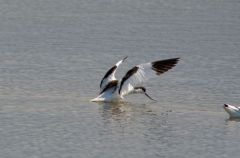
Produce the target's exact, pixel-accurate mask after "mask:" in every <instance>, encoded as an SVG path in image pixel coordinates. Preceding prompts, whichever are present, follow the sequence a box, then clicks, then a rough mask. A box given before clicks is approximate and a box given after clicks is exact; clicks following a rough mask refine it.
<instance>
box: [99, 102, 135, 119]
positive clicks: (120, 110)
mask: <svg viewBox="0 0 240 158" xmlns="http://www.w3.org/2000/svg"><path fill="white" fill-rule="evenodd" d="M98 104H99V105H101V114H102V117H103V118H104V120H108V119H115V120H119V119H121V118H122V119H126V118H129V117H130V115H131V114H130V113H131V110H132V109H131V105H130V103H127V102H109V103H103V102H102V103H98Z"/></svg>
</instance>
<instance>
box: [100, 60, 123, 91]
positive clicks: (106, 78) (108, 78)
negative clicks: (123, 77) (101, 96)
mask: <svg viewBox="0 0 240 158" xmlns="http://www.w3.org/2000/svg"><path fill="white" fill-rule="evenodd" d="M126 59H127V56H126V57H125V58H123V59H122V60H120V61H118V62H117V63H116V64H115V65H114V66H113V67H111V68H110V69H109V70H108V71H107V73H106V74H105V75H104V77H103V78H102V80H101V82H100V92H101V91H102V90H103V89H104V88H105V87H106V86H107V85H108V84H109V83H110V82H111V81H113V80H116V77H115V72H116V70H117V68H118V67H119V65H121V64H122V63H123V62H124V61H125V60H126Z"/></svg>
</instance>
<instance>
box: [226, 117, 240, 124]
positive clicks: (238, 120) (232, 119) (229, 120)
mask: <svg viewBox="0 0 240 158" xmlns="http://www.w3.org/2000/svg"><path fill="white" fill-rule="evenodd" d="M231 122H240V118H231V117H230V118H228V119H226V123H231Z"/></svg>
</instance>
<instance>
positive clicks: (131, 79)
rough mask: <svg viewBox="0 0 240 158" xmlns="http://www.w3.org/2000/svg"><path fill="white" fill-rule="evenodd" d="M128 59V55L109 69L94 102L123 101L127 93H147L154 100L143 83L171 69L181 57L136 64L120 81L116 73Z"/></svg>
mask: <svg viewBox="0 0 240 158" xmlns="http://www.w3.org/2000/svg"><path fill="white" fill-rule="evenodd" d="M126 59H127V57H125V58H124V59H122V60H120V61H118V62H117V63H116V64H115V65H114V66H113V67H111V68H110V69H109V70H108V71H107V73H106V74H105V76H104V77H103V79H102V80H101V83H100V93H99V96H97V97H96V98H94V99H92V100H91V101H92V102H114V101H121V100H123V97H124V96H125V95H128V94H134V93H142V94H145V95H146V96H147V97H148V98H149V99H151V100H154V99H152V98H151V97H150V96H149V95H148V94H147V92H146V88H145V87H143V86H142V83H143V82H146V81H147V80H149V79H151V78H154V77H156V76H159V75H161V74H163V73H164V72H166V71H168V70H170V69H171V68H173V67H174V66H175V65H176V64H177V62H178V60H179V58H172V59H165V60H158V61H153V62H149V63H143V64H139V65H136V66H134V67H133V68H132V69H130V70H129V71H128V72H127V73H126V74H125V76H124V77H123V78H122V80H121V82H119V81H118V80H117V79H116V77H115V73H116V70H117V68H118V67H119V66H120V65H121V64H122V63H123V62H124V61H125V60H126Z"/></svg>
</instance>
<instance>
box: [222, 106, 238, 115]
mask: <svg viewBox="0 0 240 158" xmlns="http://www.w3.org/2000/svg"><path fill="white" fill-rule="evenodd" d="M223 108H224V110H225V111H226V112H227V113H228V114H229V117H230V118H240V107H237V106H233V105H230V104H224V105H223Z"/></svg>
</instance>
